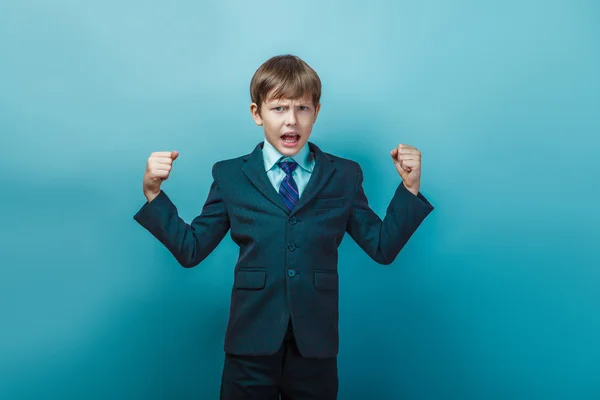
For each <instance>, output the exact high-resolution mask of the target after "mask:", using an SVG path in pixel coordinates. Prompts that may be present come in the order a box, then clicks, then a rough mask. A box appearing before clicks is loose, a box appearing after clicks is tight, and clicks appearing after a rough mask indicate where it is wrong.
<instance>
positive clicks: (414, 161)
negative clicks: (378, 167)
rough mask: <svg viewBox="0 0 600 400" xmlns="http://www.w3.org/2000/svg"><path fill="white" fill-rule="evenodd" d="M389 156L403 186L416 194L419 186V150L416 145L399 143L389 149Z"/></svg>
mask: <svg viewBox="0 0 600 400" xmlns="http://www.w3.org/2000/svg"><path fill="white" fill-rule="evenodd" d="M390 156H392V160H393V161H394V164H395V165H396V170H397V171H398V174H399V175H400V177H401V178H402V181H403V182H404V186H405V187H406V188H407V189H408V190H409V191H410V192H411V193H412V194H414V195H415V196H416V195H417V194H418V193H419V188H420V187H421V152H420V151H419V149H417V148H416V147H413V146H409V145H407V144H399V145H398V147H396V148H395V149H393V150H392V151H390Z"/></svg>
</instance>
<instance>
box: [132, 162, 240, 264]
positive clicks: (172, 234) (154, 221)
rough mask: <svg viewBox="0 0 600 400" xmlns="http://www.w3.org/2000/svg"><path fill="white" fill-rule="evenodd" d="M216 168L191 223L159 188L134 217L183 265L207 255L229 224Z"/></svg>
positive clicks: (220, 238) (219, 240)
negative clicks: (206, 195)
mask: <svg viewBox="0 0 600 400" xmlns="http://www.w3.org/2000/svg"><path fill="white" fill-rule="evenodd" d="M215 169H216V164H215V165H214V166H213V169H212V175H213V182H212V184H211V187H210V191H209V193H208V198H207V199H206V202H205V204H204V206H203V207H202V211H201V213H200V215H198V216H197V217H195V218H194V219H193V220H192V222H191V223H190V224H188V223H186V222H185V221H183V220H182V219H181V218H180V217H179V214H178V212H177V208H176V207H175V205H174V204H173V202H172V201H171V199H169V197H168V196H167V194H166V193H165V192H164V191H162V190H160V191H159V193H158V194H156V195H155V196H153V197H152V200H151V201H150V200H149V201H147V202H146V203H145V204H144V205H143V206H142V207H141V208H140V210H139V211H138V212H137V213H136V214H135V215H134V217H133V218H134V219H135V220H136V221H137V222H138V223H139V224H140V225H142V226H143V227H144V228H146V229H147V230H148V231H149V232H150V233H151V234H152V235H153V236H154V237H156V238H157V239H158V240H159V241H160V242H161V243H162V244H163V245H165V247H166V248H167V249H168V250H169V251H170V252H171V254H173V256H174V257H175V259H176V260H177V261H178V262H179V264H180V265H181V266H183V267H185V268H191V267H194V266H196V265H198V264H200V263H201V262H202V261H203V260H204V259H205V258H206V257H208V255H209V254H210V253H211V252H212V251H213V250H214V249H215V248H216V247H217V245H218V244H219V243H220V242H221V240H223V237H224V236H225V234H226V233H227V231H228V230H229V228H230V225H229V216H228V214H227V210H226V208H225V203H224V202H223V198H222V196H221V191H220V189H219V186H218V184H217V178H216V171H215Z"/></svg>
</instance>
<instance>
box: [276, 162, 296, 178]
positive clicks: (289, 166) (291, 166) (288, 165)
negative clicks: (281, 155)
mask: <svg viewBox="0 0 600 400" xmlns="http://www.w3.org/2000/svg"><path fill="white" fill-rule="evenodd" d="M279 167H280V168H281V169H283V171H284V172H285V174H286V175H289V176H292V172H294V170H295V169H296V167H298V163H297V162H296V161H293V160H292V161H279Z"/></svg>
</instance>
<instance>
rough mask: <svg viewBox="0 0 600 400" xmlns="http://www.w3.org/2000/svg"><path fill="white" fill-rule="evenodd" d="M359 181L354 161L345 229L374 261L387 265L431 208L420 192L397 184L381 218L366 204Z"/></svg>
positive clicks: (357, 167) (360, 173) (358, 171)
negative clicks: (352, 185)
mask: <svg viewBox="0 0 600 400" xmlns="http://www.w3.org/2000/svg"><path fill="white" fill-rule="evenodd" d="M362 183H363V172H362V169H361V168H360V166H359V165H358V164H356V187H355V192H354V203H353V206H352V212H351V213H350V216H349V218H348V223H347V225H346V231H347V232H348V234H349V235H350V236H351V237H352V239H354V241H355V242H356V243H357V244H358V245H359V246H360V248H362V249H363V250H364V251H365V252H366V253H367V254H368V255H369V256H370V257H371V258H372V259H373V260H375V261H376V262H377V263H379V264H385V265H387V264H391V263H392V262H393V261H394V260H395V258H396V256H397V255H398V253H399V252H400V250H402V248H403V247H404V245H405V244H406V242H408V239H410V237H411V236H412V234H413V233H414V232H415V231H416V230H417V228H418V227H419V225H420V224H421V222H423V220H424V219H425V217H427V215H429V213H430V212H431V211H433V208H434V207H433V206H432V205H431V204H430V203H429V201H427V199H425V197H424V196H423V195H422V194H421V193H418V194H417V195H416V196H415V195H414V194H413V193H411V192H410V191H409V190H408V189H407V188H406V187H405V186H404V183H400V185H398V188H397V189H396V192H395V193H394V196H393V197H392V200H391V201H390V204H389V205H388V207H387V210H386V214H385V217H384V218H383V221H382V220H381V218H379V216H378V215H377V214H376V213H375V212H374V211H373V210H372V209H371V207H370V206H369V202H368V200H367V196H366V195H365V192H364V190H363V187H362Z"/></svg>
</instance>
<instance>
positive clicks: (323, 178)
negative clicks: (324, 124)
mask: <svg viewBox="0 0 600 400" xmlns="http://www.w3.org/2000/svg"><path fill="white" fill-rule="evenodd" d="M263 144H264V143H263V142H260V143H259V144H257V145H256V147H255V148H254V150H253V151H252V153H250V154H249V155H248V156H246V158H244V161H246V163H245V164H244V166H243V167H242V171H243V172H244V174H246V176H247V177H248V179H249V180H250V182H252V184H253V185H254V187H256V189H258V191H259V192H260V193H261V194H262V195H263V196H265V197H266V198H267V199H268V200H269V201H271V202H272V203H273V204H275V205H276V206H277V207H279V208H281V209H282V210H283V211H284V212H285V213H286V214H290V215H292V214H295V213H296V212H298V210H300V209H301V208H302V207H304V206H305V205H306V204H308V202H310V200H312V199H313V198H314V197H315V196H316V195H317V194H318V193H319V191H320V190H321V189H323V186H325V184H326V183H327V181H328V180H329V177H330V176H331V174H333V171H335V167H334V166H333V159H331V158H330V157H329V156H327V154H325V153H323V152H322V151H321V149H319V147H318V146H317V145H315V144H314V143H311V142H307V144H308V146H309V148H310V150H311V151H312V152H314V153H315V167H314V169H313V172H312V174H311V176H310V179H309V180H308V183H307V185H306V188H305V189H304V192H303V193H302V196H301V197H300V199H299V200H298V204H296V207H295V208H294V209H293V210H292V211H291V212H290V211H288V209H287V207H286V206H285V203H284V202H283V200H282V199H281V197H280V196H279V193H278V192H277V190H275V188H274V187H273V185H272V184H271V181H270V180H269V177H268V176H267V172H266V171H265V164H264V160H263V155H262V148H263Z"/></svg>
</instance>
